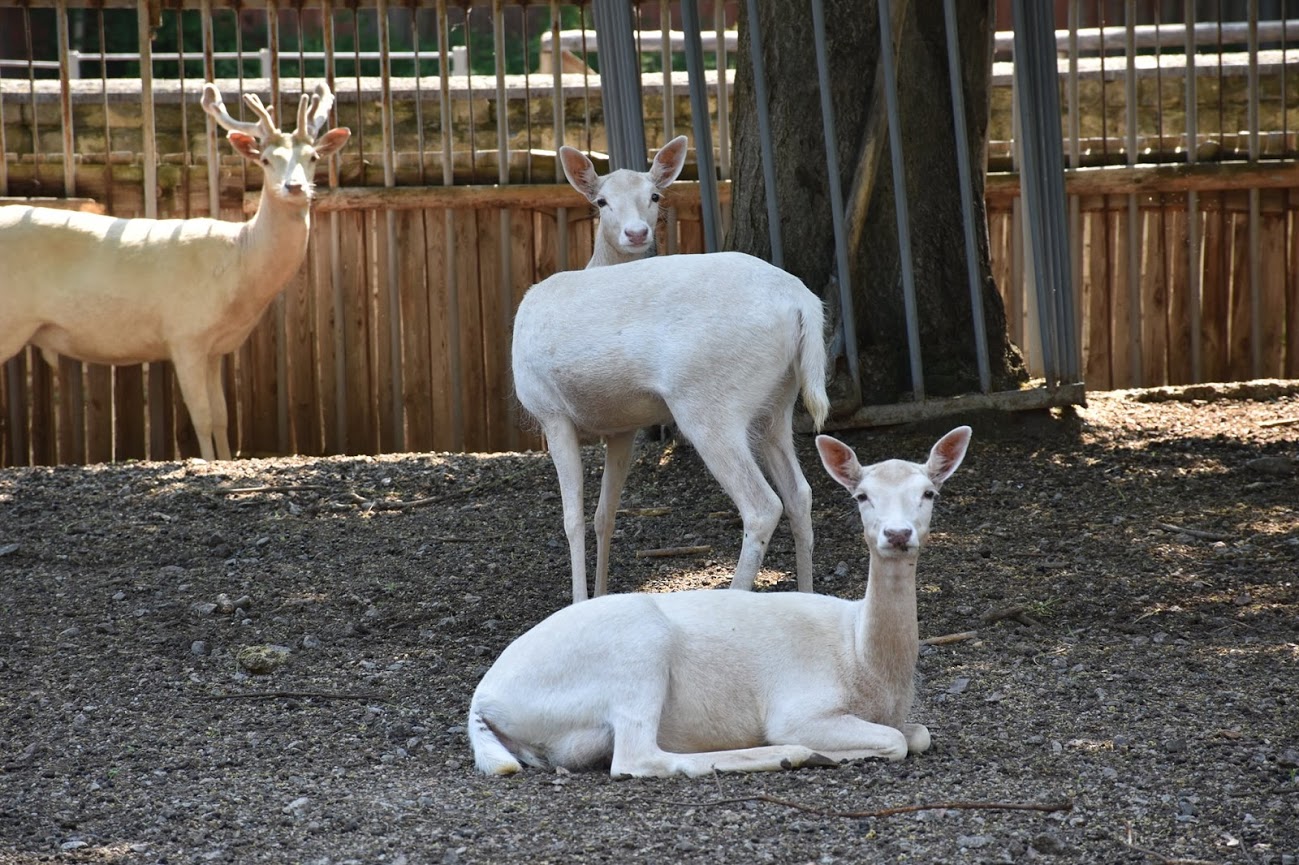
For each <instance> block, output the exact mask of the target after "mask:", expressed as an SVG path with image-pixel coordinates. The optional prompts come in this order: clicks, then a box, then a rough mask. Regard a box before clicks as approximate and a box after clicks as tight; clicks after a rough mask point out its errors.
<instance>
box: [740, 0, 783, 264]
mask: <svg viewBox="0 0 1299 865" xmlns="http://www.w3.org/2000/svg"><path fill="white" fill-rule="evenodd" d="M746 3H747V5H746V6H745V11H746V12H747V13H748V16H749V60H750V62H752V63H753V96H754V101H755V102H757V108H758V145H759V149H760V151H761V152H762V182H763V184H764V185H765V186H766V193H767V194H766V199H767V235H768V237H769V238H770V242H771V263H772V264H774V265H776V267H784V266H785V251H784V249H783V247H782V246H781V242H780V207H779V205H778V204H777V202H776V157H775V154H774V153H773V152H772V146H771V114H770V113H769V111H768V109H767V105H768V102H767V69H766V64H765V63H764V62H763V60H762V32H761V29H760V25H759V24H758V0H746Z"/></svg>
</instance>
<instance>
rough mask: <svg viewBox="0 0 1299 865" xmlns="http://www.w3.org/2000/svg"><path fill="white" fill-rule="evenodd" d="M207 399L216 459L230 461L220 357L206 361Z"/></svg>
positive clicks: (228, 428)
mask: <svg viewBox="0 0 1299 865" xmlns="http://www.w3.org/2000/svg"><path fill="white" fill-rule="evenodd" d="M207 399H208V405H210V406H211V407H212V435H213V437H214V438H215V439H216V453H217V459H221V460H228V459H230V417H229V411H228V409H227V407H226V388H225V381H224V379H223V378H222V376H221V355H219V354H218V355H216V356H214V357H210V358H208V359H207Z"/></svg>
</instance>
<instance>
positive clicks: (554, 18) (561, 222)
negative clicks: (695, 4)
mask: <svg viewBox="0 0 1299 865" xmlns="http://www.w3.org/2000/svg"><path fill="white" fill-rule="evenodd" d="M664 8H665V9H666V8H667V7H666V6H665V7H664ZM550 32H551V33H552V34H553V35H554V39H555V45H556V46H558V42H559V0H550ZM550 57H551V60H552V61H553V63H552V65H551V70H550V87H551V91H550V92H551V108H552V118H551V122H552V123H553V124H554V134H555V153H556V155H558V153H559V148H560V147H562V146H563V145H564V131H565V126H566V118H565V116H564V115H565V111H564V109H565V107H566V100H565V99H564V80H563V76H562V71H561V70H562V68H563V62H562V60H561V59H560V56H559V48H558V47H555V48H554V49H552V50H551V52H550ZM555 182H556V183H564V182H565V180H564V169H563V167H562V166H560V165H559V163H558V160H556V164H555ZM568 267H569V264H568V208H567V207H557V208H555V269H556V270H568Z"/></svg>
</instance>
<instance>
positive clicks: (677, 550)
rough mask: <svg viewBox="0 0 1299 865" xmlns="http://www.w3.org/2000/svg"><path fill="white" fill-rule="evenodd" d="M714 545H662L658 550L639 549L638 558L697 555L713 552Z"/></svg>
mask: <svg viewBox="0 0 1299 865" xmlns="http://www.w3.org/2000/svg"><path fill="white" fill-rule="evenodd" d="M712 551H713V548H712V547H708V546H702V547H661V548H659V549H657V550H637V551H636V558H638V559H666V558H668V557H670V556H697V555H701V554H703V553H711V552H712Z"/></svg>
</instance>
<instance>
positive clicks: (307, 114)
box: [293, 82, 334, 141]
mask: <svg viewBox="0 0 1299 865" xmlns="http://www.w3.org/2000/svg"><path fill="white" fill-rule="evenodd" d="M333 107H334V94H333V93H331V92H329V85H327V84H325V83H323V82H322V83H320V84H317V85H316V88H315V92H314V93H312V94H311V96H310V97H308V96H307V94H305V93H304V94H302V99H301V100H299V102H298V128H297V129H296V130H295V131H294V133H293V135H294V137H295V138H304V139H306V140H307V141H315V140H316V136H317V135H319V134H320V130H321V128H323V127H324V125H325V121H327V120H328V119H329V111H330V109H331V108H333Z"/></svg>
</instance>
